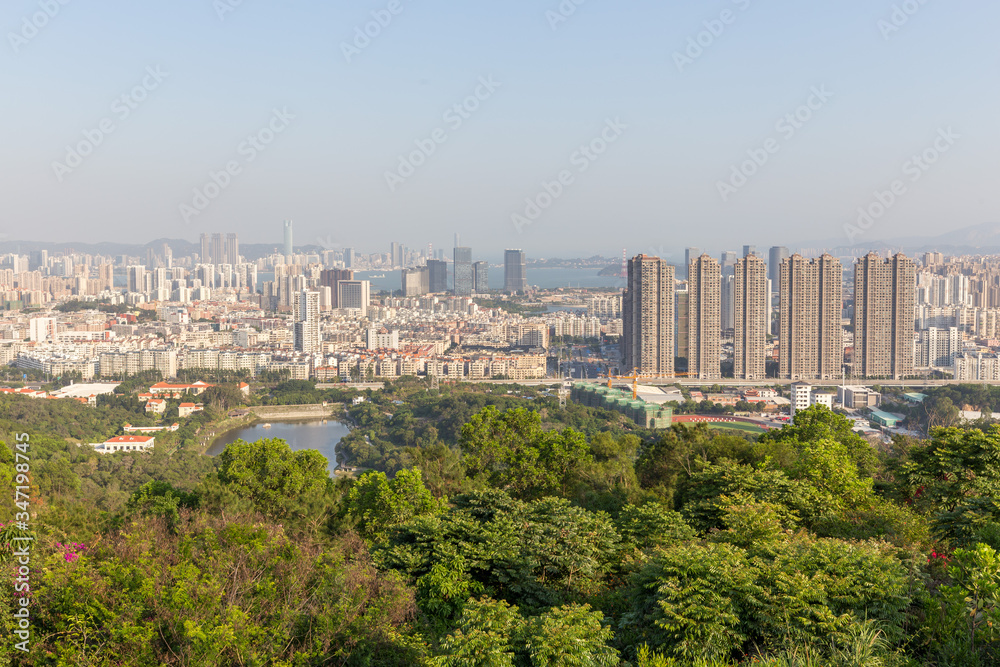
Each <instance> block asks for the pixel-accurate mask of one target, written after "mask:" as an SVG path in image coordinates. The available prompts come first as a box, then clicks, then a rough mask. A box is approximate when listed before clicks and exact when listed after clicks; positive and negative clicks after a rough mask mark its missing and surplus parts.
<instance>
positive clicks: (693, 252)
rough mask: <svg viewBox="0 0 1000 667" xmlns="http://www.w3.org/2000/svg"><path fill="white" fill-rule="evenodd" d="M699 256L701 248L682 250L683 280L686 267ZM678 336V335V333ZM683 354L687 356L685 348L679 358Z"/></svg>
mask: <svg viewBox="0 0 1000 667" xmlns="http://www.w3.org/2000/svg"><path fill="white" fill-rule="evenodd" d="M701 255H702V252H701V248H685V249H684V277H685V278H686V277H687V270H688V267H689V266H691V262H693V261H694V260H696V259H698V258H699V257H701ZM678 335H680V331H678ZM685 335H687V334H685ZM685 354H687V348H686V347H685V348H684V349H683V350H681V356H682V357H683V356H684V355H685Z"/></svg>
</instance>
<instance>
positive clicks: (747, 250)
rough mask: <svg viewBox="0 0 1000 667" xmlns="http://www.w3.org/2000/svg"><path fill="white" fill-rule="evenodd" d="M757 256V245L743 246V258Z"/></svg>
mask: <svg viewBox="0 0 1000 667" xmlns="http://www.w3.org/2000/svg"><path fill="white" fill-rule="evenodd" d="M756 254H757V246H755V245H745V246H743V256H744V257H749V256H750V255H756ZM737 261H739V260H737Z"/></svg>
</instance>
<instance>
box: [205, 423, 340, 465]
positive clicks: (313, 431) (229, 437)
mask: <svg viewBox="0 0 1000 667" xmlns="http://www.w3.org/2000/svg"><path fill="white" fill-rule="evenodd" d="M264 424H268V425H269V426H270V425H273V428H267V429H265V428H262V426H263V425H264ZM351 430H352V424H351V423H349V420H342V419H338V418H336V417H333V416H328V415H324V416H317V415H314V416H307V417H302V416H299V417H296V418H290V417H281V418H277V419H275V418H262V417H258V416H256V415H250V416H249V418H243V419H241V420H239V423H234V424H232V427H231V428H226V429H225V430H224V431H219V432H217V433H216V434H214V435H213V436H212V438H211V440H210V442H209V444H208V445H207V446H206V447H204V448H203V449H202V454H203V455H205V456H210V457H213V458H214V457H216V456H218V455H220V454H221V453H222V452H223V451H225V448H226V447H228V446H229V445H230V444H232V443H233V442H235V441H237V440H238V439H243V440H246V441H247V442H256V441H257V440H262V439H265V438H279V439H282V440H285V441H286V442H288V444H289V446H290V447H291V448H292V449H293V450H295V451H302V450H307V449H312V450H316V451H319V452H320V453H321V454H322V455H323V456H324V457H325V458H326V459H327V464H328V468H329V471H330V474H331V475H333V474H335V472H336V470H337V469H338V468H339V466H340V462H339V461H338V460H337V459H338V455H339V453H340V452H339V450H338V445H339V444H340V441H341V440H342V439H343V438H344V437H346V436H347V435H348V434H349V433H350V432H351Z"/></svg>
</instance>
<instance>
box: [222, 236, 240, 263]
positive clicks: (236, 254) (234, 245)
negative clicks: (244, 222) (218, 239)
mask: <svg viewBox="0 0 1000 667" xmlns="http://www.w3.org/2000/svg"><path fill="white" fill-rule="evenodd" d="M224 257H225V263H226V264H234V265H235V264H239V263H240V237H239V235H237V234H226V249H225V252H224Z"/></svg>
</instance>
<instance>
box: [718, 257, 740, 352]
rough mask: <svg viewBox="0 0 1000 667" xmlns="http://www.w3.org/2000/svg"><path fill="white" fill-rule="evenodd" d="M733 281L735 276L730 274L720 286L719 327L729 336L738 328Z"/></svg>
mask: <svg viewBox="0 0 1000 667" xmlns="http://www.w3.org/2000/svg"><path fill="white" fill-rule="evenodd" d="M720 270H721V269H720ZM735 270H736V267H733V271H734V272H735ZM733 281H734V274H733V273H730V274H727V275H724V276H722V277H721V281H720V284H719V327H720V328H721V329H722V331H723V332H726V335H727V336H728V332H730V331H732V330H733V329H734V328H735V327H736V292H735V289H734V287H735V285H734V282H733Z"/></svg>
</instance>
